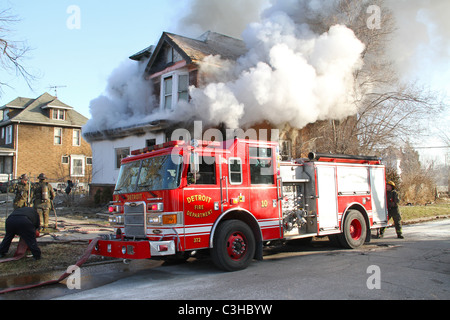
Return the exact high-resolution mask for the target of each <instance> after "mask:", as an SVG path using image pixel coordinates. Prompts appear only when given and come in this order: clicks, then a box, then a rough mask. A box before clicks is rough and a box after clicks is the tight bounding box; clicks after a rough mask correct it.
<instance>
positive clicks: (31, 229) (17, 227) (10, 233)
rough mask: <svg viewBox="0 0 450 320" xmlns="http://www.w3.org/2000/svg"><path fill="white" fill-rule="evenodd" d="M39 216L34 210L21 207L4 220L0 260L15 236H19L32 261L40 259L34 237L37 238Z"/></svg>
mask: <svg viewBox="0 0 450 320" xmlns="http://www.w3.org/2000/svg"><path fill="white" fill-rule="evenodd" d="M39 227H40V223H39V215H38V213H37V211H36V209H34V208H29V207H22V208H18V209H15V210H14V211H13V212H12V213H11V214H10V215H9V216H8V218H7V219H6V222H5V228H6V235H5V237H4V238H3V241H2V243H1V244H0V258H3V257H4V256H5V255H6V254H7V253H8V251H9V247H10V246H11V241H12V240H13V239H14V237H15V236H16V235H18V236H20V237H21V238H22V239H23V240H24V241H25V243H26V244H27V246H28V248H30V250H31V253H32V254H33V258H34V260H39V259H40V258H41V250H40V249H39V247H38V245H37V241H36V237H38V236H39Z"/></svg>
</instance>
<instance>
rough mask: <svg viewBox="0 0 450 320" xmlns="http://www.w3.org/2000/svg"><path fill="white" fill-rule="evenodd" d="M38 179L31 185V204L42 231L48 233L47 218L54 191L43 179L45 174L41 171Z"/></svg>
mask: <svg viewBox="0 0 450 320" xmlns="http://www.w3.org/2000/svg"><path fill="white" fill-rule="evenodd" d="M38 179H39V182H37V183H35V185H34V187H33V195H34V197H33V204H34V207H35V208H36V210H37V212H38V214H39V217H40V219H41V224H42V227H43V228H42V232H43V233H44V234H48V220H49V216H50V208H51V204H52V200H53V199H55V192H54V191H53V188H52V186H51V185H50V184H49V183H48V182H47V181H45V180H47V177H46V176H45V174H43V173H41V174H40V175H39V176H38Z"/></svg>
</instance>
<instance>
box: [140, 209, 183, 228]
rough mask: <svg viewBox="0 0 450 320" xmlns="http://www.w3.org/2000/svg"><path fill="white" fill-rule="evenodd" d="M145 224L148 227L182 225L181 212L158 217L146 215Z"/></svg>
mask: <svg viewBox="0 0 450 320" xmlns="http://www.w3.org/2000/svg"><path fill="white" fill-rule="evenodd" d="M147 223H148V224H149V225H159V226H161V225H175V224H182V223H183V221H182V212H176V213H173V212H172V213H166V214H159V215H152V214H148V215H147Z"/></svg>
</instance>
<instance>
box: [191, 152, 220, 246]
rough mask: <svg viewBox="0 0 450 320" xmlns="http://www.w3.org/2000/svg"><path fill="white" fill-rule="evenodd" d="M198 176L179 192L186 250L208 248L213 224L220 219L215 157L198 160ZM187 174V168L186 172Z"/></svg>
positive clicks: (204, 157) (192, 178) (194, 176)
mask: <svg viewBox="0 0 450 320" xmlns="http://www.w3.org/2000/svg"><path fill="white" fill-rule="evenodd" d="M198 159H199V165H198V172H196V173H195V175H191V176H190V177H189V180H190V181H188V183H189V185H188V186H187V187H185V188H184V189H183V207H184V208H183V211H184V219H185V221H184V224H185V234H186V238H185V243H186V249H187V250H192V249H200V248H208V247H209V236H210V232H211V229H212V226H213V223H214V221H216V219H217V217H218V216H219V215H220V213H221V210H220V201H221V200H220V199H221V195H220V186H219V172H218V171H219V170H218V167H217V166H216V162H217V161H216V160H217V159H216V156H201V155H200V156H199V158H198ZM188 172H190V168H189V170H188Z"/></svg>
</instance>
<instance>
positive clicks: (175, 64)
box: [83, 11, 364, 192]
mask: <svg viewBox="0 0 450 320" xmlns="http://www.w3.org/2000/svg"><path fill="white" fill-rule="evenodd" d="M363 50H364V44H363V43H362V42H361V41H359V40H358V39H357V38H356V37H355V34H354V33H353V31H352V30H350V29H348V28H347V27H345V26H342V25H336V26H333V27H331V28H330V29H329V31H328V32H326V33H324V34H321V35H318V34H315V33H314V32H312V31H311V30H310V29H309V28H308V27H307V26H306V25H304V24H297V23H296V22H295V20H294V18H293V17H290V16H289V15H288V14H283V15H280V14H279V13H277V12H275V13H273V14H272V13H270V11H268V12H267V17H265V18H264V19H262V21H261V22H259V23H253V24H251V25H249V26H248V27H247V29H246V30H245V31H244V33H243V40H240V39H236V38H232V37H229V36H226V35H223V34H219V33H216V32H206V33H204V34H203V35H201V36H200V37H198V38H188V37H184V36H181V35H177V34H173V33H167V32H164V33H163V34H162V37H161V38H160V40H159V42H158V43H157V45H156V46H151V47H148V48H146V49H144V50H142V51H141V52H138V53H136V54H135V55H133V56H131V57H130V61H129V62H127V63H124V64H123V65H122V66H120V67H119V68H118V69H117V70H115V71H114V72H113V74H112V75H111V77H110V79H109V83H108V88H107V92H106V93H105V94H104V95H102V96H100V97H98V98H97V99H95V100H93V101H92V102H91V106H90V107H91V113H92V119H91V120H89V122H88V123H87V125H86V126H85V127H84V128H83V132H84V137H85V138H86V139H87V140H88V141H89V142H90V143H91V146H92V149H93V180H92V189H93V190H94V192H95V188H96V187H105V186H113V185H114V184H115V183H116V179H117V176H118V173H119V167H120V161H121V159H123V158H124V157H126V156H128V155H129V154H130V153H131V151H132V150H135V149H140V148H144V147H147V146H151V145H153V144H160V143H163V142H166V141H168V140H179V139H180V136H181V138H184V139H185V140H186V139H188V138H203V139H210V138H211V136H210V135H207V136H206V137H205V136H204V135H203V134H204V133H205V132H206V131H208V130H210V129H211V128H214V131H213V133H218V132H219V133H221V134H213V136H214V138H213V139H212V140H214V139H215V140H217V139H226V138H233V137H234V136H239V137H240V138H246V137H249V135H251V136H250V137H249V138H257V139H261V140H262V139H267V140H279V141H280V145H281V153H282V156H283V157H284V158H285V159H288V158H291V157H299V156H300V155H305V153H307V152H309V151H314V150H316V145H315V142H316V139H315V138H314V136H313V135H312V134H311V133H312V132H314V131H315V129H314V126H316V125H317V123H320V122H321V121H322V122H323V121H328V120H330V119H336V120H339V119H344V118H346V117H349V116H352V115H354V114H355V113H356V107H355V105H354V104H353V103H352V98H353V97H352V96H351V94H352V93H353V92H354V90H353V86H354V77H353V75H354V72H355V71H356V70H359V69H360V68H361V67H362V59H361V53H362V52H363ZM198 123H200V127H201V129H200V130H201V132H200V133H199V132H198V127H199V125H198ZM180 128H181V129H183V130H180ZM273 129H276V130H273ZM180 132H184V134H180ZM186 132H187V134H186ZM261 132H263V133H264V134H261Z"/></svg>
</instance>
